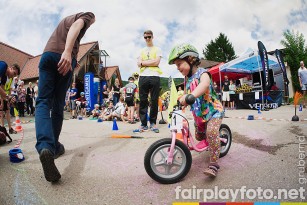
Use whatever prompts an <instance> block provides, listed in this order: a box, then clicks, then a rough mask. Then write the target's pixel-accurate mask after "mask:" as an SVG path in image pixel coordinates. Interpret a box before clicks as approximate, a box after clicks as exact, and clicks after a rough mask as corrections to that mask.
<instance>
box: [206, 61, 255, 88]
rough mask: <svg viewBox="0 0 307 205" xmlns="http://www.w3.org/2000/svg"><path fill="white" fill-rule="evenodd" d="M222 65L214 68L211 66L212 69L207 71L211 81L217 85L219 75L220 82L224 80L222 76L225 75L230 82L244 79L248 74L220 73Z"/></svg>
mask: <svg viewBox="0 0 307 205" xmlns="http://www.w3.org/2000/svg"><path fill="white" fill-rule="evenodd" d="M223 64H224V63H220V64H218V65H216V66H213V67H212V68H210V69H209V70H208V71H209V73H210V74H211V76H212V81H214V82H216V83H219V82H220V75H221V79H222V81H223V80H224V76H225V75H227V76H228V79H230V80H238V79H240V78H244V77H246V76H248V75H250V74H246V73H233V72H232V73H225V72H221V73H220V66H222V65H223Z"/></svg>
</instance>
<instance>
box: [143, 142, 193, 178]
mask: <svg viewBox="0 0 307 205" xmlns="http://www.w3.org/2000/svg"><path fill="white" fill-rule="evenodd" d="M171 142H172V139H170V138H164V139H161V140H158V141H156V142H155V143H154V144H152V145H151V146H150V147H149V148H148V149H147V151H146V154H145V157H144V166H145V170H146V172H147V174H148V175H149V176H150V177H151V178H152V179H153V180H155V181H157V182H159V183H162V184H172V183H176V182H178V181H180V180H181V179H183V178H184V177H185V176H186V175H187V174H188V172H189V171H190V169H191V165H192V155H191V152H190V150H189V149H188V147H187V146H186V145H185V144H184V143H183V142H181V141H179V140H176V143H175V148H174V156H173V162H172V164H167V158H168V153H169V150H170V147H171Z"/></svg>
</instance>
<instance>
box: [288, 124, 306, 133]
mask: <svg viewBox="0 0 307 205" xmlns="http://www.w3.org/2000/svg"><path fill="white" fill-rule="evenodd" d="M288 131H289V132H291V133H292V134H295V135H303V132H302V129H301V128H300V127H299V126H297V125H293V126H291V127H290V128H289V129H288Z"/></svg>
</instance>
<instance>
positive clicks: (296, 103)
mask: <svg viewBox="0 0 307 205" xmlns="http://www.w3.org/2000/svg"><path fill="white" fill-rule="evenodd" d="M302 97H303V95H302V93H300V92H298V91H296V92H295V95H294V99H293V103H294V105H298V102H299V100H300V99H301V98H302Z"/></svg>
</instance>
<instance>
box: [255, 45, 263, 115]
mask: <svg viewBox="0 0 307 205" xmlns="http://www.w3.org/2000/svg"><path fill="white" fill-rule="evenodd" d="M257 62H258V70H259V74H260V84H261V101H262V104H261V106H262V108H261V110H263V109H264V101H263V86H262V75H261V72H260V65H259V51H258V55H257Z"/></svg>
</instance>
